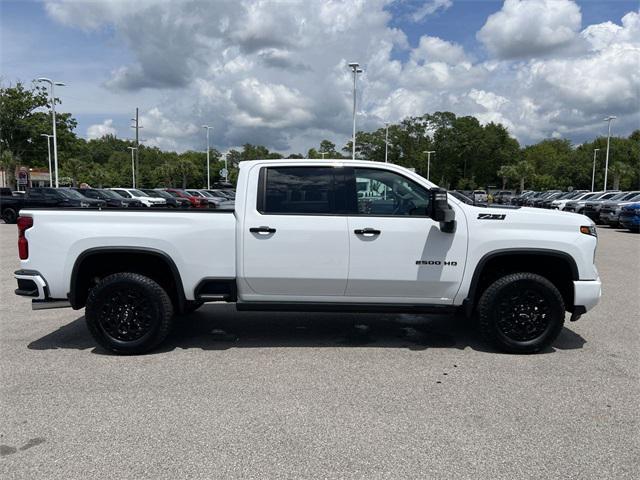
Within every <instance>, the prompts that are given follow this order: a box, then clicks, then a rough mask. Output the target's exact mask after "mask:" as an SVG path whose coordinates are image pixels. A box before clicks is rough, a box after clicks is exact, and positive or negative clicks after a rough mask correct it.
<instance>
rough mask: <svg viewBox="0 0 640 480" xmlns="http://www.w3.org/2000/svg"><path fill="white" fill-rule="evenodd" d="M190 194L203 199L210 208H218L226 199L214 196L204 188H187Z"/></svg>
mask: <svg viewBox="0 0 640 480" xmlns="http://www.w3.org/2000/svg"><path fill="white" fill-rule="evenodd" d="M185 192H187V193H188V194H190V195H194V196H197V197H200V198H201V199H203V200H204V201H205V202H206V203H207V206H208V207H209V208H218V207H220V206H221V205H222V204H223V203H224V202H225V201H226V200H223V199H222V198H220V197H214V196H213V195H211V194H210V193H209V192H207V191H206V190H202V189H189V190H185Z"/></svg>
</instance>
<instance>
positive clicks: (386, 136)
mask: <svg viewBox="0 0 640 480" xmlns="http://www.w3.org/2000/svg"><path fill="white" fill-rule="evenodd" d="M384 129H385V133H384V163H388V162H389V122H384Z"/></svg>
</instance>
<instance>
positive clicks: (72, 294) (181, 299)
mask: <svg viewBox="0 0 640 480" xmlns="http://www.w3.org/2000/svg"><path fill="white" fill-rule="evenodd" d="M103 253H142V254H145V255H152V256H154V257H158V258H160V259H162V261H163V262H165V263H166V264H167V266H168V267H169V270H170V271H171V274H172V276H173V281H174V283H175V285H176V290H177V300H178V309H179V311H183V309H184V305H185V303H186V297H185V294H184V285H183V284H182V278H181V277H180V271H179V270H178V267H177V266H176V264H175V262H174V261H173V259H172V258H171V257H170V256H169V255H168V254H167V253H166V252H163V251H162V250H158V249H156V248H149V247H126V246H118V247H93V248H89V249H87V250H84V251H83V252H82V253H80V255H78V257H77V258H76V260H75V262H74V264H73V268H72V270H71V279H70V282H69V293H68V294H67V297H68V299H69V303H71V306H72V307H73V309H74V310H78V309H80V308H82V306H81V305H79V304H78V300H77V298H76V284H77V281H78V271H79V270H80V267H81V266H82V263H83V262H84V261H85V260H86V259H87V258H89V257H91V256H93V255H100V254H103Z"/></svg>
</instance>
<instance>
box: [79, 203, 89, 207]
mask: <svg viewBox="0 0 640 480" xmlns="http://www.w3.org/2000/svg"><path fill="white" fill-rule="evenodd" d="M80 206H81V207H82V208H89V204H88V203H87V202H80Z"/></svg>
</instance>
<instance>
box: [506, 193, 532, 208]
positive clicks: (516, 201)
mask: <svg viewBox="0 0 640 480" xmlns="http://www.w3.org/2000/svg"><path fill="white" fill-rule="evenodd" d="M535 193H536V192H534V191H533V190H525V191H523V192H522V193H520V195H517V196H515V197H513V198H512V199H511V205H518V206H522V205H524V204H525V202H526V200H527V198H529V197H530V196H532V195H535Z"/></svg>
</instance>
